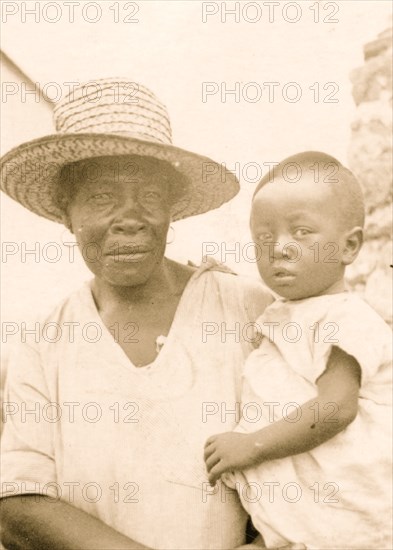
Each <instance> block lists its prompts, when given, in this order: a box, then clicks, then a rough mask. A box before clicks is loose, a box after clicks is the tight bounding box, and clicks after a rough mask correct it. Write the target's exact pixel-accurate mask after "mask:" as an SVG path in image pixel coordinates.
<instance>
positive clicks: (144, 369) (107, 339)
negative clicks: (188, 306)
mask: <svg viewBox="0 0 393 550" xmlns="http://www.w3.org/2000/svg"><path fill="white" fill-rule="evenodd" d="M205 269H206V268H205ZM205 269H201V267H199V269H196V270H195V271H194V273H192V274H191V276H190V278H189V279H188V281H187V283H186V285H185V286H184V289H183V292H182V294H181V296H180V299H179V302H178V304H177V308H176V311H175V315H174V316H173V320H172V323H171V326H170V327H169V330H168V334H167V336H166V339H165V344H164V346H163V347H162V349H161V350H160V352H159V353H158V354H157V355H156V357H155V359H154V360H153V361H151V362H150V363H148V364H146V365H141V366H140V367H137V366H136V365H135V364H134V363H133V362H132V361H131V359H130V358H129V357H128V355H127V354H126V352H125V351H124V350H123V348H122V347H121V346H120V344H119V343H118V342H116V340H115V338H114V337H113V335H112V334H111V332H110V331H109V329H108V328H107V326H106V325H105V323H104V322H103V320H102V318H101V315H100V313H99V311H98V309H97V306H96V303H95V300H94V296H93V291H92V284H93V280H91V281H89V282H88V283H87V284H88V290H89V301H90V305H91V308H92V309H93V311H94V314H95V317H96V318H97V323H98V325H99V326H100V329H101V334H102V338H103V341H104V344H106V343H109V344H110V346H111V347H112V348H113V349H116V353H117V355H118V358H119V361H120V362H121V363H122V364H124V365H126V366H127V368H129V369H131V370H132V371H133V372H138V373H141V374H142V373H144V374H145V373H151V372H152V371H155V370H156V369H157V367H158V365H159V363H160V360H162V358H163V357H164V356H165V355H166V353H167V351H166V350H167V348H168V347H169V346H168V344H169V343H170V342H171V341H172V340H173V338H174V336H173V335H174V332H175V327H176V324H177V322H178V318H179V316H180V314H179V312H180V310H181V309H182V308H183V303H184V301H185V299H186V295H187V294H188V292H189V290H190V287H191V285H192V283H193V281H194V279H195V278H196V277H198V276H199V275H200V274H201V272H202V271H205Z"/></svg>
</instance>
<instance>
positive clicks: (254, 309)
mask: <svg viewBox="0 0 393 550" xmlns="http://www.w3.org/2000/svg"><path fill="white" fill-rule="evenodd" d="M195 279H199V280H200V282H201V285H202V286H204V287H205V286H206V285H207V284H209V285H210V286H211V287H212V291H215V293H217V294H218V295H219V296H220V298H221V300H222V301H223V302H224V304H225V303H226V304H228V306H229V305H230V304H233V303H234V302H238V303H239V306H240V307H241V308H245V309H246V311H247V314H248V315H247V316H248V318H249V319H250V320H251V321H255V320H256V319H257V318H258V317H259V316H260V315H261V314H262V313H263V311H264V310H265V308H266V307H267V306H268V305H270V304H271V303H272V302H273V301H274V298H273V296H272V295H271V293H270V292H269V290H268V289H267V288H266V287H265V286H264V285H263V284H262V282H260V281H259V280H257V279H254V278H252V277H246V276H244V275H238V274H237V273H235V272H234V271H232V270H231V269H230V268H229V267H227V266H226V265H225V264H221V263H218V262H217V261H215V260H213V259H212V258H208V259H205V258H203V260H202V263H201V266H200V267H199V268H198V269H197V271H196V272H195V274H194V280H195Z"/></svg>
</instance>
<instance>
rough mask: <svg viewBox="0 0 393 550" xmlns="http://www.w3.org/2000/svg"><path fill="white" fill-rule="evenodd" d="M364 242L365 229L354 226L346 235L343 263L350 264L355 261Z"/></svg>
mask: <svg viewBox="0 0 393 550" xmlns="http://www.w3.org/2000/svg"><path fill="white" fill-rule="evenodd" d="M362 244H363V229H362V228H361V227H353V228H352V229H351V230H350V231H348V232H347V233H346V235H345V241H344V249H343V253H342V263H343V264H344V265H349V264H351V263H352V262H354V261H355V259H356V257H357V255H358V254H359V251H360V249H361V247H362Z"/></svg>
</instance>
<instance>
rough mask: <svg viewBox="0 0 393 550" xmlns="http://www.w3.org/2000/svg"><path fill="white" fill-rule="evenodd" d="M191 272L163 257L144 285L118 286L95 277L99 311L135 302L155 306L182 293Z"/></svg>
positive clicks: (95, 293)
mask: <svg viewBox="0 0 393 550" xmlns="http://www.w3.org/2000/svg"><path fill="white" fill-rule="evenodd" d="M191 274H192V271H191V270H190V268H188V267H187V266H183V265H181V264H178V263H177V262H174V261H172V260H168V259H167V258H163V261H162V262H161V264H160V265H159V266H158V267H157V269H156V270H155V271H154V272H153V273H152V274H151V275H150V277H149V278H148V279H147V280H146V281H145V282H144V283H142V284H139V285H136V286H118V285H112V284H110V283H109V282H107V281H105V280H102V279H100V278H98V277H95V279H94V280H93V283H92V292H93V296H94V300H95V302H96V304H97V308H98V310H100V309H102V308H103V307H104V305H105V306H107V305H108V304H112V305H113V306H115V305H116V304H120V303H121V304H122V307H127V305H129V306H136V305H153V304H154V303H155V304H158V303H160V302H162V301H163V300H166V299H168V297H169V296H172V297H173V296H176V295H180V294H181V293H182V292H183V290H184V287H185V285H186V284H187V281H188V279H189V277H190V276H191Z"/></svg>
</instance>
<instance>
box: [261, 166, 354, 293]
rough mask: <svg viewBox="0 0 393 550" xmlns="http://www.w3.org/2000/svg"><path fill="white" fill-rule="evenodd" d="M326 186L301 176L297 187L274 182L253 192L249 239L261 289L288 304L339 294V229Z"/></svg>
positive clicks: (341, 242) (342, 237)
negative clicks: (261, 281)
mask: <svg viewBox="0 0 393 550" xmlns="http://www.w3.org/2000/svg"><path fill="white" fill-rule="evenodd" d="M334 199H335V198H334V196H333V193H332V191H331V189H330V188H329V186H328V185H327V184H326V183H321V182H319V183H315V182H314V178H313V175H312V174H309V175H306V174H304V175H303V176H302V178H301V180H299V182H296V183H289V182H287V181H285V180H283V179H282V178H275V179H274V181H271V182H269V183H268V184H266V185H265V186H264V187H262V188H261V189H260V191H258V193H257V195H256V196H255V198H254V201H253V205H252V210H251V222H250V223H251V233H252V237H253V240H254V242H255V245H256V255H257V263H258V269H259V273H260V274H261V277H262V279H263V280H264V282H265V284H267V285H268V286H269V287H270V288H271V289H272V290H273V291H274V292H276V293H277V294H279V295H280V296H283V297H284V298H287V299H289V300H299V299H302V298H307V297H310V296H318V295H321V294H331V293H335V292H341V291H343V290H344V282H343V277H344V269H345V265H344V261H343V252H344V248H345V244H346V231H345V229H344V228H343V227H342V226H341V225H342V224H341V223H340V218H339V213H338V208H337V207H336V205H335V200H334Z"/></svg>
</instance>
